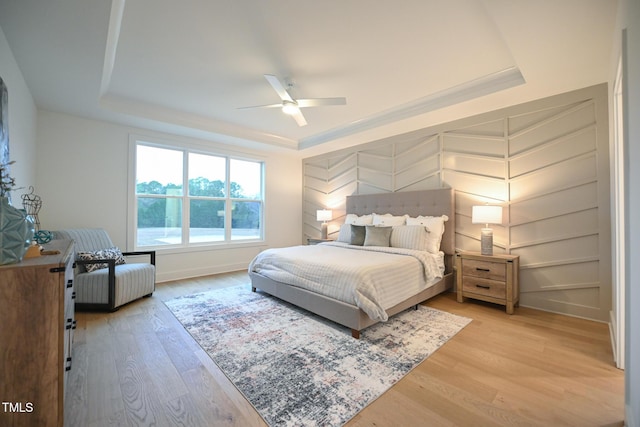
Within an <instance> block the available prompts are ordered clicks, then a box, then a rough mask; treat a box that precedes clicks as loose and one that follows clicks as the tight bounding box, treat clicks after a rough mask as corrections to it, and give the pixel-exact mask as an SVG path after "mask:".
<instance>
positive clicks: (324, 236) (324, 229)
mask: <svg viewBox="0 0 640 427" xmlns="http://www.w3.org/2000/svg"><path fill="white" fill-rule="evenodd" d="M327 227H328V224H327V223H326V222H323V223H322V228H321V229H320V230H321V231H320V233H321V234H320V238H321V239H324V240H326V239H327Z"/></svg>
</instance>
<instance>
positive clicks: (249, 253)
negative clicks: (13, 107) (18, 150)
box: [37, 110, 302, 281]
mask: <svg viewBox="0 0 640 427" xmlns="http://www.w3.org/2000/svg"><path fill="white" fill-rule="evenodd" d="M130 134H136V135H144V136H149V137H155V138H159V139H162V140H173V141H178V142H179V141H184V142H185V143H190V144H194V143H195V144H198V145H206V146H208V147H212V148H213V149H216V147H217V149H220V150H224V152H229V151H230V150H231V151H232V152H236V153H243V154H246V155H253V156H258V157H259V158H262V159H264V160H265V170H266V188H267V192H266V210H265V230H266V243H265V244H260V245H249V246H247V245H242V246H239V247H238V248H233V249H230V248H228V247H227V248H225V249H208V250H206V249H205V250H194V251H190V252H187V253H176V252H175V251H173V252H170V251H159V252H158V259H157V268H158V276H157V277H158V281H166V280H174V279H180V278H186V277H195V276H202V275H206V274H214V273H219V272H225V271H233V270H238V269H244V268H247V266H248V263H249V261H250V260H251V259H252V258H253V256H255V254H257V253H258V252H259V251H261V250H263V249H265V248H266V247H267V246H270V247H276V246H290V245H294V244H300V234H299V230H300V227H301V226H302V225H301V224H302V221H301V218H302V216H301V210H302V208H301V200H302V193H301V192H302V184H301V182H300V176H301V174H302V172H301V162H300V159H299V157H297V156H296V155H295V154H294V153H292V154H291V155H287V154H286V153H285V154H282V153H280V154H267V153H262V152H252V151H249V150H247V149H242V150H234V148H233V147H230V146H228V145H222V144H214V143H211V142H207V141H196V140H192V139H186V138H183V137H177V136H171V135H167V134H160V133H157V132H151V131H146V130H143V129H138V128H132V127H126V126H121V125H116V124H111V123H106V122H101V121H96V120H89V119H84V118H80V117H76V116H71V115H68V114H62V113H57V112H50V111H46V110H39V111H38V153H37V158H38V164H39V168H38V171H37V182H38V194H40V196H41V197H42V199H43V207H42V210H41V211H40V223H41V226H42V228H43V229H45V230H55V229H60V228H71V227H102V228H105V229H106V230H107V231H108V232H109V234H110V235H111V238H112V240H113V241H114V243H115V244H116V245H117V246H118V247H120V248H126V247H127V246H126V243H127V209H128V206H127V200H128V198H127V197H128V196H127V188H128V185H127V173H128V172H127V171H128V166H127V164H128V150H129V135H130Z"/></svg>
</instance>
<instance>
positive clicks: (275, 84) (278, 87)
mask: <svg viewBox="0 0 640 427" xmlns="http://www.w3.org/2000/svg"><path fill="white" fill-rule="evenodd" d="M264 78H265V79H267V81H268V82H269V84H270V85H271V87H272V88H273V89H274V90H275V91H276V92H277V93H278V96H279V97H280V98H281V99H282V100H283V101H293V98H292V97H291V95H289V92H287V90H286V89H285V88H284V86H283V85H282V83H280V80H278V78H277V77H276V76H274V75H272V74H265V75H264Z"/></svg>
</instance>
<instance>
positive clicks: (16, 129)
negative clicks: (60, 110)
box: [0, 28, 37, 206]
mask: <svg viewBox="0 0 640 427" xmlns="http://www.w3.org/2000/svg"><path fill="white" fill-rule="evenodd" d="M0 77H2V80H4V83H5V85H6V86H7V90H8V93H9V103H8V104H9V155H10V158H11V160H15V162H16V164H14V165H13V166H12V167H11V176H12V177H14V178H15V179H16V184H17V186H18V187H24V188H22V189H20V190H15V191H14V192H13V194H12V195H11V197H12V202H13V205H14V206H22V201H21V199H20V195H21V194H23V193H25V192H28V191H29V186H32V185H35V184H36V166H37V165H36V117H37V113H36V106H35V103H34V102H33V98H32V96H31V92H30V91H29V88H28V87H27V84H26V82H25V81H24V77H23V76H22V72H21V71H20V69H19V68H18V64H17V63H16V60H15V58H14V57H13V53H12V52H11V48H10V47H9V44H8V43H7V39H6V38H5V35H4V32H3V31H2V28H0Z"/></svg>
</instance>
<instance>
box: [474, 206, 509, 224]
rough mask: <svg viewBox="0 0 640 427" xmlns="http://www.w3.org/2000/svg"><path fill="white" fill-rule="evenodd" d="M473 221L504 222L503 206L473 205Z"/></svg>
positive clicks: (484, 222)
mask: <svg viewBox="0 0 640 427" xmlns="http://www.w3.org/2000/svg"><path fill="white" fill-rule="evenodd" d="M471 223H473V224H502V206H489V205H482V206H473V207H472V208H471Z"/></svg>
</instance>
